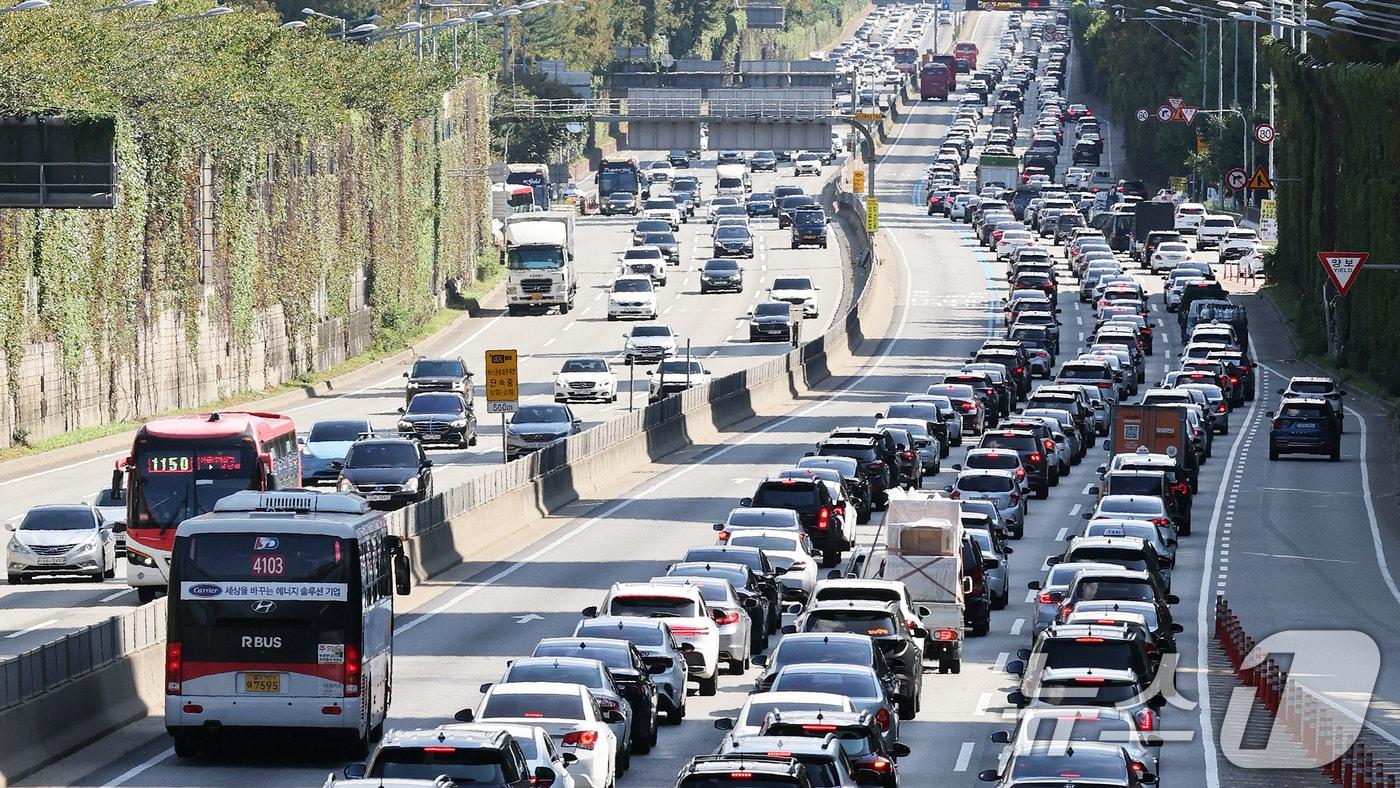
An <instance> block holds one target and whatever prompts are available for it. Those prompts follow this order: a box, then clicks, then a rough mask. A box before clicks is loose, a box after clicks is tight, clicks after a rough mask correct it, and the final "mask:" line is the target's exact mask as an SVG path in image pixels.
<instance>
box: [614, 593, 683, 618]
mask: <svg viewBox="0 0 1400 788" xmlns="http://www.w3.org/2000/svg"><path fill="white" fill-rule="evenodd" d="M608 613H609V615H614V616H641V617H643V618H688V617H691V616H695V615H698V613H697V612H696V610H695V600H693V599H691V598H690V597H688V596H662V595H658V594H627V595H625V596H616V597H613V598H612V601H611V602H609V603H608Z"/></svg>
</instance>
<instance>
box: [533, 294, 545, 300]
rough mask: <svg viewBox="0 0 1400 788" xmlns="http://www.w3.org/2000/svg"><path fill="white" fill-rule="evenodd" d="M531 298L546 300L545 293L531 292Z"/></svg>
mask: <svg viewBox="0 0 1400 788" xmlns="http://www.w3.org/2000/svg"><path fill="white" fill-rule="evenodd" d="M530 300H531V301H542V300H544V293H531V294H530Z"/></svg>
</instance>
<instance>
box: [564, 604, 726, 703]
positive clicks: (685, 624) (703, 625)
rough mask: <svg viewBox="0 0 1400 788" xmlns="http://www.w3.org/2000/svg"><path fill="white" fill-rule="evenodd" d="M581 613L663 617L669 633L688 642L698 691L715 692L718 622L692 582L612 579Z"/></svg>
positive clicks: (691, 671) (687, 658)
mask: <svg viewBox="0 0 1400 788" xmlns="http://www.w3.org/2000/svg"><path fill="white" fill-rule="evenodd" d="M583 615H585V616H587V617H588V618H594V617H596V616H600V615H602V616H632V617H637V618H658V617H661V618H665V620H666V626H667V627H669V628H670V630H671V634H672V635H674V636H675V638H676V640H677V641H679V642H681V643H682V644H685V643H689V644H690V645H691V646H692V649H691V650H690V651H687V652H685V661H686V663H687V667H688V668H689V670H690V677H691V678H693V679H696V680H697V681H699V682H700V694H701V695H714V694H715V691H716V689H718V681H717V677H718V676H719V626H718V625H717V624H716V623H715V620H714V617H713V616H712V615H711V613H710V608H709V606H708V605H706V604H705V598H704V596H703V595H702V594H701V593H700V589H699V588H696V587H695V586H676V585H662V584H660V583H613V584H612V588H609V589H608V593H607V596H604V597H603V604H601V605H599V606H597V607H586V608H584V609H583Z"/></svg>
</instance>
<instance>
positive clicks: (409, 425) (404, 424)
mask: <svg viewBox="0 0 1400 788" xmlns="http://www.w3.org/2000/svg"><path fill="white" fill-rule="evenodd" d="M399 429H401V430H411V429H413V422H411V421H401V422H399Z"/></svg>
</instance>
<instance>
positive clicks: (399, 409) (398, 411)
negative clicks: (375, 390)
mask: <svg viewBox="0 0 1400 788" xmlns="http://www.w3.org/2000/svg"><path fill="white" fill-rule="evenodd" d="M394 412H395V413H399V414H402V413H403V408H394Z"/></svg>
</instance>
